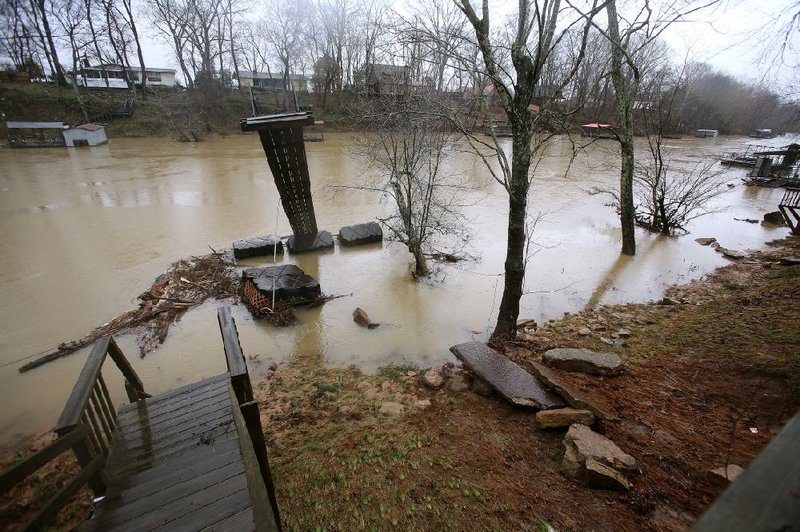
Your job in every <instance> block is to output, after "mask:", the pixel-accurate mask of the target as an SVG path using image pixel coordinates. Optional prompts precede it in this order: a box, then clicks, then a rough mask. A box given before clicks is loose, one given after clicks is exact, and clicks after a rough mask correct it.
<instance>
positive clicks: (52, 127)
mask: <svg viewBox="0 0 800 532" xmlns="http://www.w3.org/2000/svg"><path fill="white" fill-rule="evenodd" d="M6 128H7V129H8V143H9V144H10V145H11V147H12V148H52V147H64V146H67V147H70V148H73V147H79V146H97V145H99V144H103V143H105V142H108V138H107V137H106V130H105V128H104V127H103V126H101V125H98V124H82V125H80V126H76V127H74V128H70V127H69V126H68V125H67V124H65V123H64V122H19V121H8V122H6Z"/></svg>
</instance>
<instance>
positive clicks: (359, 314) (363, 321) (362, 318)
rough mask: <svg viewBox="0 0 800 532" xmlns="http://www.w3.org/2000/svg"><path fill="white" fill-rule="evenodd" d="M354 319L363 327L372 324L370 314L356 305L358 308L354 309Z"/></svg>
mask: <svg viewBox="0 0 800 532" xmlns="http://www.w3.org/2000/svg"><path fill="white" fill-rule="evenodd" d="M353 321H354V322H356V323H357V324H359V325H361V326H362V327H369V326H370V325H372V320H370V319H369V314H367V311H366V310H364V309H363V308H361V307H356V309H355V310H354V311H353Z"/></svg>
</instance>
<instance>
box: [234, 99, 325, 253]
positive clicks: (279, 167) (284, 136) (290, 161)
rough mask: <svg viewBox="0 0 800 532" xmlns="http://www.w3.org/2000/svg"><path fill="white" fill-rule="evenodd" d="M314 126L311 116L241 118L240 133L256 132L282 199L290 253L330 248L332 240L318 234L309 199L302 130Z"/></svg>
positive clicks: (293, 114)
mask: <svg viewBox="0 0 800 532" xmlns="http://www.w3.org/2000/svg"><path fill="white" fill-rule="evenodd" d="M312 125H314V117H313V116H311V113H310V112H295V113H278V114H273V115H262V116H254V117H252V118H242V120H241V128H242V131H258V135H259V137H260V139H261V146H262V147H263V148H264V153H265V154H266V156H267V163H269V168H270V170H271V171H272V177H273V179H274V180H275V186H276V187H277V188H278V193H279V194H280V196H281V205H282V206H283V212H284V213H286V217H287V218H288V219H289V225H291V226H292V231H293V232H294V234H293V235H292V236H291V237H290V238H289V241H288V242H287V245H288V247H289V251H290V252H292V253H298V252H303V251H311V250H314V249H322V248H330V247H333V236H331V234H330V233H329V232H328V231H319V229H318V228H317V218H316V215H315V213H314V202H313V200H312V198H311V179H310V177H309V174H308V161H307V160H306V148H305V144H304V142H303V127H307V126H312Z"/></svg>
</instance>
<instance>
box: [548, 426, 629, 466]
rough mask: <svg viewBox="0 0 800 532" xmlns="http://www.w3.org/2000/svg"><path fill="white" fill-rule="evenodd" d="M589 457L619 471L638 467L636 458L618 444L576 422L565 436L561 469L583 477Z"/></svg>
mask: <svg viewBox="0 0 800 532" xmlns="http://www.w3.org/2000/svg"><path fill="white" fill-rule="evenodd" d="M589 459H591V460H593V461H594V462H597V463H599V464H602V465H604V466H606V467H609V468H611V469H615V470H617V471H622V470H630V469H635V468H636V460H635V459H634V458H633V457H632V456H630V455H629V454H626V453H624V452H623V451H622V449H620V448H619V447H617V444H615V443H614V442H613V441H611V440H609V439H608V438H606V437H605V436H603V435H602V434H598V433H596V432H594V431H593V430H592V429H590V428H589V427H587V426H586V425H581V424H578V423H576V424H574V425H572V426H571V427H570V428H569V430H568V431H567V434H566V435H565V436H564V458H563V459H562V460H561V470H562V471H563V472H564V474H566V475H568V476H571V477H583V476H584V475H585V474H586V462H587V460H589ZM590 463H592V462H590Z"/></svg>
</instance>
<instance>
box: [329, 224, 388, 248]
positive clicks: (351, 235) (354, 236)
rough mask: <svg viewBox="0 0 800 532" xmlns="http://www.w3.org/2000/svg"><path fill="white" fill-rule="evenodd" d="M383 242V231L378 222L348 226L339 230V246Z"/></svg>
mask: <svg viewBox="0 0 800 532" xmlns="http://www.w3.org/2000/svg"><path fill="white" fill-rule="evenodd" d="M382 240H383V230H382V229H381V226H380V225H378V224H377V223H376V222H369V223H365V224H357V225H348V226H346V227H342V228H341V229H339V244H341V245H343V246H357V245H360V244H370V243H372V242H380V241H382Z"/></svg>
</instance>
